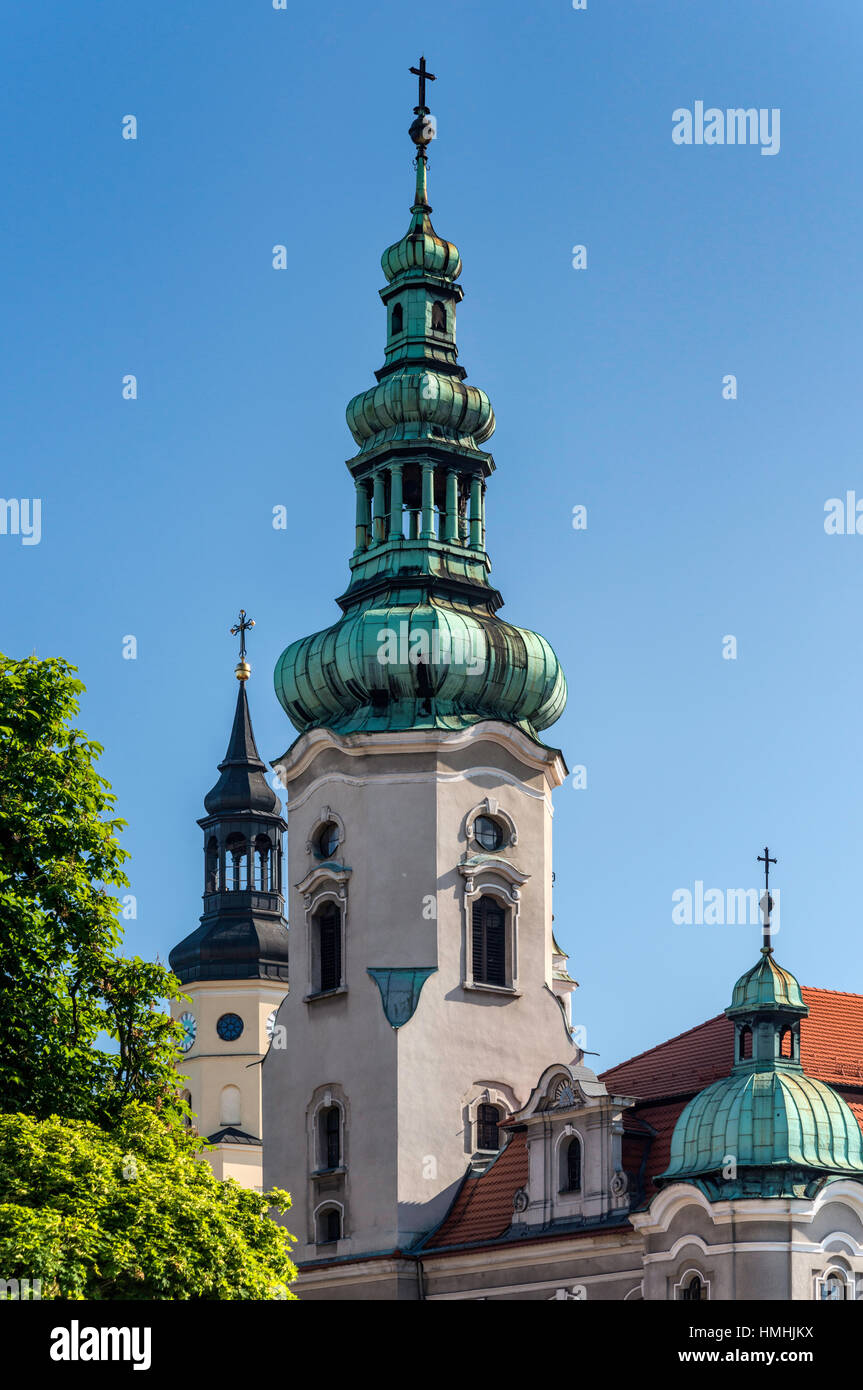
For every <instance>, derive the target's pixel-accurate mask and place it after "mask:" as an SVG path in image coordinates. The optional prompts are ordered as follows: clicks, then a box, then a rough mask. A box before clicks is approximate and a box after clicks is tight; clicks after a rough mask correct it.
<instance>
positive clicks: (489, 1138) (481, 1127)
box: [476, 1105, 500, 1153]
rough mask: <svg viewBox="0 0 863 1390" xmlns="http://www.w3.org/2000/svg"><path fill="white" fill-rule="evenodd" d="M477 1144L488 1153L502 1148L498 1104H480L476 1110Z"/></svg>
mask: <svg viewBox="0 0 863 1390" xmlns="http://www.w3.org/2000/svg"><path fill="white" fill-rule="evenodd" d="M476 1146H477V1148H478V1149H483V1150H485V1152H486V1153H497V1151H498V1149H499V1148H500V1111H499V1110H498V1108H497V1106H496V1105H480V1106H479V1108H478V1109H477V1112H476Z"/></svg>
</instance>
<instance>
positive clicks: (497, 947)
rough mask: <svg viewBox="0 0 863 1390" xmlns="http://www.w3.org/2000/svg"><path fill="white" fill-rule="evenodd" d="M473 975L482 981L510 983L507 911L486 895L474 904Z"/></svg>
mask: <svg viewBox="0 0 863 1390" xmlns="http://www.w3.org/2000/svg"><path fill="white" fill-rule="evenodd" d="M472 927H473V933H472V937H473V939H472V945H473V978H474V981H475V982H476V983H478V984H483V985H505V984H506V913H505V912H504V910H503V908H502V907H501V906H500V904H499V903H496V902H495V900H494V898H489V897H486V896H485V895H483V897H481V898H478V899H477V901H476V902H475V903H474V905H473V916H472Z"/></svg>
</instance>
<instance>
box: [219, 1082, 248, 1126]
mask: <svg viewBox="0 0 863 1390" xmlns="http://www.w3.org/2000/svg"><path fill="white" fill-rule="evenodd" d="M242 1118H243V1112H242V1107H241V1103H240V1088H239V1086H223V1087H222V1094H221V1097H220V1099H219V1124H220V1125H238V1124H240V1123H241V1121H242Z"/></svg>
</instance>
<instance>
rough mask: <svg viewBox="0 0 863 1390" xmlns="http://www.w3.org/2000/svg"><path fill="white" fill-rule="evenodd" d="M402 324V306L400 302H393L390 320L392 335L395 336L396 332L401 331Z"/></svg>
mask: <svg viewBox="0 0 863 1390" xmlns="http://www.w3.org/2000/svg"><path fill="white" fill-rule="evenodd" d="M403 324H404V309H403V308H402V306H401V305H400V304H394V305H393V320H392V333H393V337H395V335H396V334H397V333H401V331H402V325H403Z"/></svg>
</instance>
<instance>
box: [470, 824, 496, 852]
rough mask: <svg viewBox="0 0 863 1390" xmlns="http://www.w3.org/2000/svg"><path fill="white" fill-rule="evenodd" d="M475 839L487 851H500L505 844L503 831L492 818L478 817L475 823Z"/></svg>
mask: <svg viewBox="0 0 863 1390" xmlns="http://www.w3.org/2000/svg"><path fill="white" fill-rule="evenodd" d="M473 837H474V839H475V840H476V842H477V844H478V845H481V846H482V848H483V849H486V850H496V849H500V847H501V845H502V844H503V830H502V829H501V827H500V825H499V824H498V822H497V821H496V820H492V818H491V816H477V818H476V820H475V821H474V823H473Z"/></svg>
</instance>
